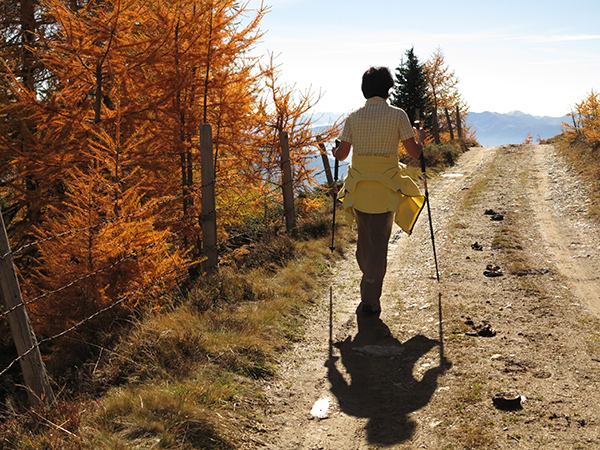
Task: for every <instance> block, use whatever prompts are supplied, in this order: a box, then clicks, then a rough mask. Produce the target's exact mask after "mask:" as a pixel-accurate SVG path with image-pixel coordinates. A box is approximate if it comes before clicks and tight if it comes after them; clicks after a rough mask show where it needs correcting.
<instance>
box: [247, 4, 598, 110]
mask: <svg viewBox="0 0 600 450" xmlns="http://www.w3.org/2000/svg"><path fill="white" fill-rule="evenodd" d="M260 3H261V0H250V1H249V2H248V7H249V8H256V7H257V6H259V5H260ZM265 5H267V6H270V12H269V13H268V14H267V15H266V16H265V18H264V19H263V21H262V25H261V29H262V30H263V31H264V32H265V35H264V37H263V39H262V42H261V43H260V44H259V45H258V47H257V48H256V50H255V51H256V52H258V53H260V54H266V53H267V52H269V53H272V54H274V55H275V56H276V62H277V63H279V64H281V73H282V75H281V78H280V80H281V81H282V82H284V83H286V84H288V85H294V86H295V87H296V89H298V90H299V91H305V90H307V89H311V91H313V92H314V93H315V95H318V94H319V92H321V93H322V94H323V96H322V98H321V100H320V101H319V103H318V104H317V105H316V108H315V109H316V110H317V111H327V112H332V113H338V114H345V113H347V112H349V111H351V110H353V109H356V108H358V107H360V106H361V105H362V104H363V103H364V98H363V97H362V94H361V92H360V78H361V76H362V73H363V72H364V71H365V70H366V69H367V68H368V67H370V66H372V65H384V66H388V67H389V68H390V69H391V70H392V71H394V70H395V68H396V67H398V65H399V64H400V62H401V59H402V57H403V56H404V54H405V52H406V50H407V49H409V48H410V47H413V46H414V48H415V53H416V54H417V56H418V57H419V59H420V60H421V61H425V60H427V59H428V58H429V56H430V55H431V53H432V52H433V51H434V50H435V49H436V48H437V47H440V48H441V49H442V51H443V53H444V55H445V60H446V64H447V65H448V66H449V67H450V69H451V70H454V71H455V73H456V75H457V77H458V78H459V80H460V83H459V90H460V92H461V94H462V95H463V97H464V99H465V100H466V101H467V103H468V105H469V109H470V111H472V112H484V111H490V112H498V113H509V112H512V111H521V112H524V113H526V114H531V115H534V116H551V117H560V116H563V115H565V114H567V113H569V112H570V111H571V108H572V106H573V105H574V104H575V103H579V102H581V101H582V100H583V99H584V98H585V97H586V96H587V94H589V92H590V91H592V90H594V91H598V90H600V86H599V83H600V30H599V29H598V25H597V24H598V19H599V18H600V2H598V1H597V0H575V1H574V2H565V1H564V0H562V1H557V0H544V1H541V0H506V1H504V2H481V1H480V0H457V1H455V2H445V1H442V0H432V1H430V2H428V3H427V5H426V7H425V6H424V4H423V3H420V2H412V3H411V2H406V3H404V2H403V4H398V2H395V1H393V0H371V1H370V2H364V0H363V1H359V0H328V1H326V2H323V1H316V0H265Z"/></svg>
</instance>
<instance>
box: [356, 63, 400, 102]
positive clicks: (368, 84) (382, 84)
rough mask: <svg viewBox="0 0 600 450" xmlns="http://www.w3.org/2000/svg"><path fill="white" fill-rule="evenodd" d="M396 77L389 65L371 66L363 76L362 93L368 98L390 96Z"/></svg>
mask: <svg viewBox="0 0 600 450" xmlns="http://www.w3.org/2000/svg"><path fill="white" fill-rule="evenodd" d="M393 86H394V79H393V78H392V74H391V72H390V69H388V68H387V67H371V68H370V69H369V70H367V71H366V72H365V73H364V74H363V77H362V85H361V89H362V93H363V95H364V96H365V98H366V99H370V98H371V97H381V98H388V97H389V92H390V89H391V88H392V87H393Z"/></svg>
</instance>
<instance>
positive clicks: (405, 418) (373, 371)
mask: <svg viewBox="0 0 600 450" xmlns="http://www.w3.org/2000/svg"><path fill="white" fill-rule="evenodd" d="M437 345H438V341H436V340H432V339H429V338H427V337H425V336H421V335H418V336H414V337H412V338H411V339H409V340H408V341H406V342H405V343H404V344H402V343H400V342H399V341H398V340H397V339H395V338H394V337H393V336H392V335H391V333H390V330H389V328H388V326H387V325H386V324H385V323H384V322H383V321H382V320H381V319H379V318H378V317H375V316H372V317H366V318H365V317H360V316H358V333H357V334H356V336H355V337H354V339H352V338H351V337H348V338H347V339H346V340H345V341H343V342H340V343H337V344H336V347H337V348H338V349H339V351H340V353H341V363H342V364H343V366H344V367H345V372H346V373H347V375H348V376H349V377H350V382H347V381H346V379H345V378H344V376H342V374H341V373H340V371H339V370H338V368H337V367H336V361H337V360H338V358H337V357H335V358H330V359H329V360H328V361H327V363H326V366H327V367H328V369H329V370H328V379H329V382H330V383H331V393H332V394H333V395H335V396H336V398H337V401H338V404H339V407H340V409H341V410H342V411H343V412H344V413H345V414H348V415H352V416H355V417H364V418H368V419H369V421H368V423H367V425H366V428H365V429H366V432H367V440H368V442H369V443H370V444H379V445H394V444H398V443H401V442H405V441H407V440H408V439H410V438H411V437H412V435H413V434H414V432H415V429H416V423H415V421H414V420H412V419H411V418H410V417H409V415H410V413H411V412H413V411H417V410H418V409H420V408H422V407H423V406H425V405H426V404H427V403H429V401H430V400H431V397H432V395H433V393H434V392H435V391H436V389H437V385H438V384H437V378H438V376H439V375H441V374H442V373H443V372H444V370H446V369H448V368H449V366H450V363H448V362H446V363H445V365H444V367H442V366H436V367H432V368H431V369H429V370H427V371H426V372H425V374H424V375H423V377H422V379H421V380H420V381H419V380H417V379H415V377H414V376H413V368H414V366H415V364H416V363H417V361H418V360H419V359H420V358H421V357H422V356H423V355H425V354H426V353H428V352H429V351H430V350H431V349H432V348H433V347H435V346H437ZM346 378H347V377H346Z"/></svg>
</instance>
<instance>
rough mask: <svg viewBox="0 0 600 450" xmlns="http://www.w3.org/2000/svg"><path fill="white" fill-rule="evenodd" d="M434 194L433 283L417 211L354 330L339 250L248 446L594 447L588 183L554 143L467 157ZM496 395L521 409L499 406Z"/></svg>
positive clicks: (351, 263) (352, 275) (596, 360)
mask: <svg viewBox="0 0 600 450" xmlns="http://www.w3.org/2000/svg"><path fill="white" fill-rule="evenodd" d="M430 195H431V207H432V218H433V225H434V229H435V240H436V247H437V253H438V261H439V270H440V279H441V282H440V283H438V282H437V281H436V277H435V264H434V260H433V253H432V248H431V237H430V231H429V226H428V221H427V215H426V213H425V214H423V215H422V217H421V218H420V222H419V223H418V224H417V227H416V229H415V232H414V233H413V235H412V236H410V237H408V236H406V235H401V234H400V233H399V232H398V233H395V234H394V235H393V238H392V242H393V243H392V244H391V245H390V252H389V267H388V274H387V276H386V281H385V283H384V295H383V297H382V306H383V313H382V315H381V318H380V319H377V318H371V319H364V320H363V319H361V320H360V321H358V322H357V318H356V315H355V314H354V310H355V308H356V305H357V303H358V301H359V300H358V285H359V271H358V268H357V266H356V263H355V260H354V257H353V249H348V252H347V254H348V259H347V260H345V261H343V262H342V263H340V264H338V265H337V266H336V267H335V268H334V273H335V275H334V276H333V277H332V279H331V285H330V288H331V291H330V290H329V289H328V288H326V289H324V296H323V299H322V302H321V303H320V304H319V305H318V306H317V307H315V309H314V315H312V317H311V318H310V319H309V320H308V321H307V325H306V333H305V339H303V340H302V341H301V342H299V343H297V345H295V347H294V348H293V349H292V350H291V351H289V352H288V353H286V354H285V355H282V357H281V369H280V373H279V375H278V377H277V378H276V379H275V380H272V381H269V382H268V383H265V386H264V388H265V392H266V396H267V399H268V402H269V405H270V407H269V409H268V411H265V415H264V425H265V428H264V430H263V432H262V433H261V434H260V435H257V436H255V437H254V438H255V444H253V445H255V447H254V448H257V447H259V446H263V447H264V448H270V449H282V450H287V449H315V450H316V449H332V450H333V449H336V450H337V449H339V450H350V449H376V448H398V449H413V448H429V449H463V448H465V449H470V448H485V449H494V448H499V449H505V448H506V449H508V448H532V449H533V448H545V449H546V448H547V449H565V448H569V449H570V448H600V439H599V432H600V428H599V426H598V422H597V420H598V419H597V418H598V417H600V404H599V402H598V395H597V389H596V386H597V382H598V381H600V376H599V369H600V325H599V324H600V322H599V320H598V315H599V314H600V297H599V295H600V278H599V277H598V274H599V273H600V258H599V251H598V249H599V244H600V230H599V228H598V226H597V225H594V224H592V223H590V221H589V220H588V219H586V214H585V212H586V209H587V207H588V206H589V202H588V201H587V200H586V198H587V196H586V187H585V186H584V185H583V183H581V182H580V181H579V180H578V179H577V176H576V174H574V173H573V172H572V171H570V170H569V168H568V166H567V165H566V164H565V163H564V162H563V161H562V160H561V159H560V158H559V157H558V156H557V155H556V153H555V151H554V149H553V147H552V146H548V145H540V146H534V145H527V146H505V147H492V148H475V149H472V150H471V151H469V152H467V153H465V154H464V155H463V156H462V157H461V159H460V160H459V162H458V164H457V165H456V166H454V167H452V168H450V169H448V170H447V171H446V172H445V173H444V174H442V176H440V177H438V178H436V179H435V180H434V181H433V182H431V183H430ZM488 209H493V210H494V211H495V212H496V213H499V214H502V215H503V218H504V219H503V220H492V219H491V217H492V216H491V215H486V214H484V213H485V211H486V210H488ZM475 243H477V244H479V245H481V250H474V249H473V248H472V245H473V244H475ZM488 266H491V268H492V269H494V268H498V273H496V275H499V276H492V277H488V276H485V275H484V271H486V269H487V268H488ZM330 293H331V298H332V300H333V305H334V314H333V329H332V333H333V343H334V345H333V347H332V348H330V346H329V332H330V329H329V310H328V308H329V301H330ZM440 303H441V305H442V307H443V308H442V313H443V321H442V324H443V326H442V327H440V320H439V319H440V310H439V308H438V307H439V305H440ZM440 340H441V341H442V342H443V343H444V346H443V351H444V355H443V356H444V358H445V359H442V358H441V356H442V355H441V354H440V350H441V348H442V347H440V345H439V343H440ZM330 353H331V355H330ZM505 391H511V392H515V393H516V394H517V398H518V401H520V402H521V406H522V409H518V410H516V411H505V410H501V409H498V408H496V407H495V406H494V403H493V401H492V397H493V396H494V395H495V394H497V393H499V392H505Z"/></svg>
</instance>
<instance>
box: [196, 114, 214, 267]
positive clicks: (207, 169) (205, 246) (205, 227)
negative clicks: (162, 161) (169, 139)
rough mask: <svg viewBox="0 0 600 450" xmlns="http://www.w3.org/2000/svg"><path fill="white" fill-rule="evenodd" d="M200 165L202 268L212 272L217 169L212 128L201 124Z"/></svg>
mask: <svg viewBox="0 0 600 450" xmlns="http://www.w3.org/2000/svg"><path fill="white" fill-rule="evenodd" d="M200 165H201V176H202V180H201V183H202V216H201V220H200V222H201V226H202V255H203V256H204V257H205V258H206V260H204V261H203V263H202V268H203V270H204V271H205V272H207V273H212V272H214V271H215V270H216V268H217V260H218V249H217V211H216V202H215V171H214V159H213V140H212V128H211V126H210V124H207V123H205V124H203V125H200Z"/></svg>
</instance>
